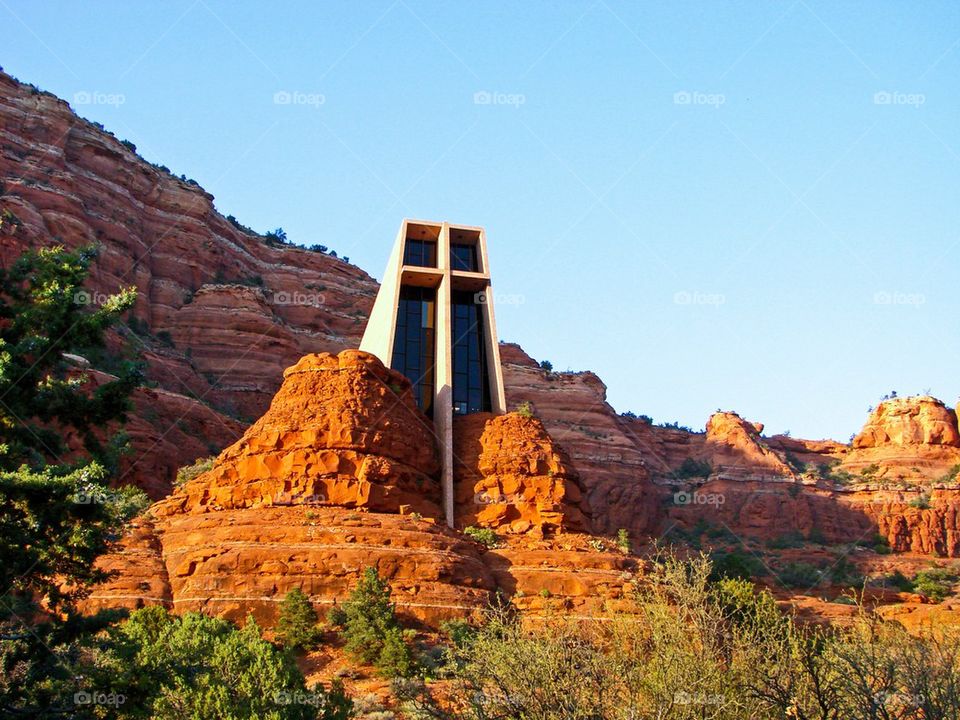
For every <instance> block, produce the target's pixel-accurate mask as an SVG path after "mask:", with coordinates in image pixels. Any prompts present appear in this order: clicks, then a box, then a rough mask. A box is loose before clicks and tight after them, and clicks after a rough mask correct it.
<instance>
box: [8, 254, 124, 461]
mask: <svg viewBox="0 0 960 720" xmlns="http://www.w3.org/2000/svg"><path fill="white" fill-rule="evenodd" d="M95 257H96V253H95V251H94V250H93V249H90V248H86V249H83V250H77V251H73V252H71V251H68V250H65V249H64V248H62V247H53V248H44V249H41V250H36V251H34V250H30V251H28V252H26V253H24V254H23V255H21V256H20V257H19V258H18V259H17V260H16V262H14V263H13V265H12V266H11V267H10V268H9V269H6V268H0V441H2V442H0V468H5V469H7V470H15V469H16V468H17V467H19V466H20V465H21V464H22V463H28V464H30V465H32V466H34V467H38V466H40V465H43V464H47V463H51V462H56V463H59V462H60V456H61V455H62V454H63V453H64V452H65V450H66V447H65V443H64V440H63V433H64V432H65V431H66V430H68V429H69V430H73V431H74V432H75V433H76V435H77V436H78V437H79V438H80V439H81V440H82V442H83V446H84V449H85V450H86V452H87V453H88V454H89V455H90V456H91V457H93V458H95V459H97V460H100V461H101V462H103V463H104V464H106V465H107V466H108V467H109V466H111V465H112V463H113V462H114V461H115V456H116V450H117V448H110V447H104V446H103V444H102V443H101V441H100V439H99V438H98V437H97V431H98V430H100V429H101V428H104V427H105V426H107V425H108V424H109V423H111V422H114V421H118V420H119V421H123V420H125V413H126V412H127V410H128V409H129V407H130V406H129V395H130V393H131V392H132V390H133V389H134V388H135V387H136V386H137V385H138V384H140V383H141V382H142V380H143V375H142V372H141V367H140V366H139V365H138V364H136V363H132V362H127V363H124V364H123V365H122V368H121V372H120V375H119V377H117V379H115V380H112V381H109V382H105V383H101V384H99V385H96V386H94V383H93V382H92V381H91V379H90V378H89V377H87V376H86V375H85V374H83V373H80V374H78V373H76V372H71V365H70V363H69V362H68V360H67V359H66V358H65V357H64V354H65V353H75V354H81V355H82V354H83V353H84V352H85V351H87V350H90V349H99V348H102V347H103V346H104V332H105V331H106V330H107V328H109V327H110V326H111V325H113V324H114V323H116V322H117V321H118V320H119V318H120V315H121V314H122V313H123V312H125V311H126V310H127V309H129V308H130V307H132V305H133V303H134V301H135V299H136V290H135V289H133V288H128V289H126V290H122V291H121V292H119V293H117V294H116V295H111V296H109V297H106V298H104V299H103V302H102V303H100V304H99V307H95V305H96V304H97V303H96V302H95V301H96V300H98V299H99V298H98V297H97V296H96V295H94V294H92V293H90V292H89V291H87V290H84V288H83V283H84V280H85V279H86V277H87V273H88V270H89V267H90V263H91V262H92V260H93V258H95Z"/></svg>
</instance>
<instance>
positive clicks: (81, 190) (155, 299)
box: [0, 72, 377, 493]
mask: <svg viewBox="0 0 960 720" xmlns="http://www.w3.org/2000/svg"><path fill="white" fill-rule="evenodd" d="M0 188H2V190H0V209H3V210H9V211H11V212H12V213H14V214H15V215H16V217H17V218H18V219H19V221H20V227H19V228H17V229H16V232H14V233H12V234H11V233H8V232H7V230H6V229H5V230H4V232H3V233H0V262H9V261H10V259H11V258H12V257H14V256H16V255H18V254H19V253H20V252H21V251H22V250H23V249H25V248H26V247H31V246H32V247H36V246H44V245H52V244H54V243H61V244H64V245H66V246H68V247H78V246H81V245H87V244H90V243H97V244H98V245H100V247H101V254H100V259H99V261H98V262H97V263H96V265H95V267H94V268H93V272H92V274H91V278H90V280H89V283H88V287H89V290H90V293H91V299H92V301H93V302H97V301H98V298H100V297H103V296H105V295H106V294H108V293H111V292H114V291H116V290H117V289H118V288H120V287H126V286H130V285H135V286H136V287H137V289H138V291H139V295H138V301H137V305H136V308H135V310H134V311H133V313H132V315H133V316H134V317H135V318H136V319H137V321H138V326H142V327H143V328H145V329H146V330H148V331H149V333H150V334H148V335H144V336H142V337H141V336H138V335H134V334H133V333H125V334H124V337H125V338H126V340H127V341H128V342H130V343H132V344H133V346H134V347H135V348H136V349H137V350H138V352H140V353H141V354H142V356H143V358H144V359H145V360H146V361H147V363H148V368H147V375H148V378H149V379H151V380H153V381H155V382H156V383H158V384H159V387H160V388H162V389H163V390H166V391H168V393H173V394H176V395H181V396H187V397H197V398H201V399H202V400H203V402H204V403H206V404H208V405H210V406H212V407H213V409H214V410H216V411H217V412H219V413H220V414H221V416H222V417H223V423H224V424H225V425H232V424H234V422H233V421H232V420H230V417H231V416H244V417H249V418H253V417H257V416H259V415H260V414H261V413H262V412H263V410H264V409H265V408H266V406H267V404H268V403H269V401H270V398H271V397H272V395H273V393H274V392H276V390H277V388H278V387H279V385H280V379H281V373H282V371H283V368H285V367H287V366H289V365H290V364H292V363H293V362H295V361H296V360H297V358H299V357H301V356H302V355H304V354H307V353H310V352H321V351H339V350H341V349H344V348H347V347H355V346H356V345H357V344H358V343H359V340H360V337H361V334H362V331H363V324H364V322H363V320H364V318H365V317H366V315H367V313H368V312H369V309H370V307H371V306H372V302H373V298H374V296H375V294H376V290H377V284H376V282H375V281H374V280H373V279H372V278H370V277H369V276H368V275H367V274H366V273H364V272H363V271H362V270H360V269H358V268H356V267H353V266H351V265H348V264H346V263H344V262H342V261H341V260H337V259H334V258H332V257H331V256H329V255H325V254H322V253H315V252H308V251H306V250H303V249H296V248H293V247H282V248H275V247H269V246H268V245H266V244H265V243H264V241H263V239H262V238H260V237H258V236H256V235H253V234H251V233H249V232H245V231H243V230H241V229H239V227H238V226H236V225H235V224H233V223H231V222H229V221H228V220H227V219H226V218H224V217H223V216H222V215H220V213H218V212H217V211H216V210H215V209H214V206H213V197H212V196H211V195H210V194H208V193H206V192H204V191H203V190H202V189H201V188H200V187H199V186H197V185H196V183H193V182H192V181H183V180H179V179H177V178H176V177H174V176H173V175H171V174H170V173H169V172H167V171H165V170H163V169H159V168H157V167H155V166H153V165H151V164H150V163H148V162H146V161H144V160H143V159H141V158H140V157H139V156H137V155H136V153H134V152H133V151H132V150H130V149H128V148H127V147H125V146H124V145H123V144H121V142H120V141H119V140H117V139H116V138H115V137H113V136H112V135H110V134H109V133H106V132H104V131H103V130H102V129H100V128H98V127H97V126H95V125H93V124H92V123H89V122H87V121H86V120H83V119H81V118H79V117H77V116H76V115H75V114H74V113H73V112H72V111H71V109H70V106H69V105H68V104H67V103H66V102H64V101H62V100H59V99H57V98H56V97H54V96H52V95H50V94H48V93H40V92H38V91H37V90H36V89H35V88H32V87H31V86H28V85H24V84H21V83H19V82H17V81H16V80H14V79H13V78H11V77H10V76H9V75H6V74H4V73H2V72H0ZM158 333H169V336H170V338H171V339H172V341H173V343H174V345H175V348H170V347H167V346H165V345H164V343H163V342H158V341H157V340H156V335H157V334H158ZM164 337H165V336H164ZM117 344H119V341H117ZM152 400H153V402H154V406H153V409H154V410H156V413H157V416H158V418H162V417H164V416H172V417H176V416H177V410H178V407H179V406H182V404H183V403H184V402H185V401H186V398H174V397H172V396H171V395H170V394H166V393H164V394H158V395H156V396H154V397H153V398H152ZM167 402H170V403H171V406H170V407H169V408H166V409H164V408H162V407H160V406H161V405H163V404H165V403H167ZM165 430H166V428H163V429H162V430H159V431H158V432H159V433H160V434H162V433H163V432H164V431H165ZM131 434H132V436H133V444H134V452H135V453H136V454H138V455H140V456H144V459H143V461H142V462H140V463H139V464H138V465H137V469H136V471H135V472H134V475H133V479H134V480H135V481H136V482H138V483H139V484H141V485H142V486H144V487H146V488H149V489H150V490H151V492H155V493H156V492H158V491H159V492H166V491H169V487H170V482H171V481H172V479H173V476H174V474H175V472H176V468H177V467H178V466H180V465H185V464H187V463H189V462H191V461H192V460H193V459H194V457H196V455H195V453H196V452H197V448H196V447H195V445H197V442H192V443H183V444H181V443H176V442H174V443H163V442H161V443H160V444H158V445H154V442H155V439H156V438H155V437H153V436H152V433H149V432H148V433H146V435H144V436H142V437H141V436H140V434H139V433H131ZM175 436H176V433H171V434H170V435H168V438H169V437H175ZM229 439H230V438H228V437H227V436H225V435H224V434H222V433H213V434H211V435H210V436H208V437H206V438H201V439H200V440H199V443H200V444H206V443H211V444H215V445H218V446H219V447H222V446H223V445H222V444H221V443H223V442H224V441H225V440H229ZM151 448H153V449H151ZM160 449H162V454H160V453H157V452H156V450H160ZM202 454H204V455H206V454H209V451H206V450H205V451H203V452H202ZM146 456H154V457H149V458H148V457H146ZM152 473H156V474H155V475H154V474H152Z"/></svg>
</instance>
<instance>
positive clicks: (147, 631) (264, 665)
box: [81, 607, 351, 720]
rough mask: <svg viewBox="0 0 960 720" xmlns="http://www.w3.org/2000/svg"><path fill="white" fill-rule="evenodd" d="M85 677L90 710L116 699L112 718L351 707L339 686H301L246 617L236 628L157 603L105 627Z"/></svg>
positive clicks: (273, 716)
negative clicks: (107, 629) (106, 630)
mask: <svg viewBox="0 0 960 720" xmlns="http://www.w3.org/2000/svg"><path fill="white" fill-rule="evenodd" d="M91 681H92V684H90V685H88V686H87V687H84V688H82V689H81V692H84V693H86V697H89V698H90V699H91V703H90V705H91V706H92V707H93V708H94V709H97V707H98V705H99V704H101V703H97V702H96V700H97V699H98V698H110V697H113V698H114V699H116V700H118V699H119V698H121V697H122V698H123V702H120V703H115V707H112V708H110V712H111V713H112V716H113V717H118V718H147V717H149V718H153V719H154V720H182V719H183V718H225V719H236V720H240V719H241V718H243V719H244V720H246V719H247V718H250V719H252V718H265V719H267V720H281V719H283V720H287V719H292V720H297V719H301V718H302V719H304V720H306V719H307V718H319V719H320V720H341V719H344V720H345V718H347V717H349V709H350V705H351V704H350V702H349V700H348V699H347V698H346V696H345V695H344V692H343V688H342V686H340V685H339V684H335V685H334V686H332V687H331V689H330V690H329V691H328V690H325V689H324V688H323V687H320V686H317V687H314V688H310V689H307V688H306V686H305V685H304V680H303V675H302V674H301V673H300V671H299V669H298V668H297V666H296V663H295V662H294V660H293V658H292V656H291V655H290V654H289V653H287V652H286V651H284V650H281V649H279V648H277V647H275V646H274V645H273V644H271V643H269V642H267V641H266V640H264V639H263V638H262V637H261V634H260V628H259V627H258V626H257V624H256V622H254V621H253V619H252V618H248V619H247V622H246V625H245V626H244V627H243V628H242V629H238V628H237V627H235V626H234V625H233V624H231V623H229V622H227V621H226V620H221V619H217V618H211V617H207V616H205V615H201V614H199V613H188V614H186V615H184V616H182V617H175V616H173V615H170V614H169V613H168V612H167V611H166V610H164V609H163V608H160V607H150V608H144V609H143V610H138V611H136V612H135V613H133V615H131V617H130V619H129V620H127V621H126V622H124V623H121V624H120V625H119V626H118V627H117V628H115V629H113V630H112V631H111V632H110V634H109V639H108V640H107V641H106V642H105V647H104V648H103V649H102V650H101V651H100V652H99V653H98V654H97V655H96V656H95V663H94V665H93V669H92V671H91Z"/></svg>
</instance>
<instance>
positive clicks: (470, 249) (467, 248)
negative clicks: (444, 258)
mask: <svg viewBox="0 0 960 720" xmlns="http://www.w3.org/2000/svg"><path fill="white" fill-rule="evenodd" d="M450 267H451V268H453V269H454V270H466V271H467V272H477V270H478V269H479V266H478V264H477V246H476V245H472V244H471V245H460V244H457V243H451V244H450Z"/></svg>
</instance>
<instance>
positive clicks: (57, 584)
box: [0, 247, 146, 717]
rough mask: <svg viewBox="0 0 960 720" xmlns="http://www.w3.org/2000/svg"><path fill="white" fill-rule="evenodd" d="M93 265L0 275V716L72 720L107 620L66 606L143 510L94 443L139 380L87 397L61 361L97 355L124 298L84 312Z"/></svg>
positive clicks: (43, 260)
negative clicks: (70, 457)
mask: <svg viewBox="0 0 960 720" xmlns="http://www.w3.org/2000/svg"><path fill="white" fill-rule="evenodd" d="M93 257H94V253H93V252H92V251H90V250H81V251H76V252H68V251H66V250H64V249H63V248H60V247H55V248H47V249H42V250H38V251H28V252H26V253H24V254H23V255H22V256H21V257H20V258H19V259H18V260H17V261H16V262H14V264H13V265H12V267H10V268H9V269H7V268H0V583H2V587H0V714H3V715H13V716H17V717H52V716H62V715H64V714H69V715H71V716H73V715H76V716H83V713H82V712H81V711H78V709H77V707H76V706H75V704H74V702H73V693H74V692H76V691H77V690H78V686H77V682H78V681H77V677H78V676H80V675H82V673H81V672H80V671H79V670H78V667H79V665H78V664H79V663H80V661H81V659H82V658H83V657H84V656H85V655H86V654H87V653H89V652H90V650H91V647H92V646H93V644H94V640H93V633H94V632H95V631H96V630H97V629H99V628H102V627H104V626H105V624H106V623H107V622H108V620H110V616H109V615H101V616H99V617H97V618H92V619H91V618H83V617H80V616H78V614H77V613H76V609H75V603H76V601H77V600H78V599H80V598H82V597H84V596H85V595H86V594H87V593H88V592H89V590H90V586H91V585H92V584H93V583H95V582H97V581H98V580H101V579H103V574H102V573H101V572H99V571H97V570H95V569H94V567H93V561H94V559H95V558H96V556H97V555H99V554H100V553H102V552H103V551H105V550H106V549H107V548H108V547H109V544H110V542H111V541H112V540H113V539H115V538H116V537H117V534H118V532H119V531H120V529H121V528H122V525H123V523H124V522H125V521H126V520H127V519H128V518H129V517H131V516H132V515H133V514H135V513H136V512H137V511H138V510H139V509H140V508H142V507H143V506H144V505H145V504H146V496H145V495H144V494H143V493H142V491H138V490H135V489H132V488H127V489H121V490H111V489H109V488H108V486H107V482H108V480H109V479H110V474H109V471H108V466H109V465H110V464H111V463H112V462H113V461H114V460H115V458H116V454H115V452H111V450H116V446H115V445H114V446H113V447H111V444H109V443H108V444H107V445H106V446H105V445H103V444H101V441H100V439H99V438H98V437H97V435H96V431H98V430H101V429H102V428H105V427H106V426H107V425H108V424H110V423H112V422H122V421H123V419H124V413H125V412H126V410H127V408H128V407H129V405H128V402H129V401H128V396H129V394H130V392H131V391H132V390H133V388H134V387H135V386H136V385H137V383H138V382H139V380H140V375H139V371H138V368H137V367H135V366H133V365H132V364H130V365H127V366H124V367H123V371H122V372H121V374H120V376H119V377H118V378H117V379H116V380H113V381H110V382H106V383H102V384H100V385H99V386H97V387H93V386H92V383H90V382H89V378H87V377H86V376H84V375H83V374H82V373H81V374H79V375H78V374H77V373H76V372H75V371H74V372H71V367H70V365H69V363H68V362H67V359H66V358H65V357H64V354H65V353H77V354H83V352H84V351H86V350H88V349H91V348H102V347H103V346H104V338H103V333H104V331H105V330H106V329H107V328H108V327H109V326H110V325H111V324H112V323H114V322H116V321H117V320H118V319H119V316H120V314H121V313H122V312H124V311H125V310H126V309H127V308H129V307H130V306H131V305H132V304H133V301H134V298H135V293H134V291H133V290H132V289H131V290H125V291H123V292H121V293H119V294H117V295H113V296H110V297H107V298H105V299H104V301H103V303H102V304H101V305H100V307H99V308H93V307H92V305H93V303H91V302H90V300H91V299H92V298H93V296H92V295H90V294H88V293H86V291H84V290H83V282H84V280H85V278H86V275H87V270H88V268H89V263H90V262H91V260H92V258H93ZM68 431H71V432H73V433H75V435H76V436H77V437H79V438H80V439H81V440H82V442H83V446H84V447H83V449H84V450H85V451H86V455H87V457H86V458H83V457H81V458H79V459H76V460H75V462H74V463H73V464H67V463H65V462H64V461H63V460H62V458H61V456H62V454H63V453H64V450H65V449H66V444H65V442H64V440H63V434H64V433H66V432H68ZM90 458H95V459H94V460H91V459H90ZM97 460H99V461H100V462H97Z"/></svg>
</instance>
